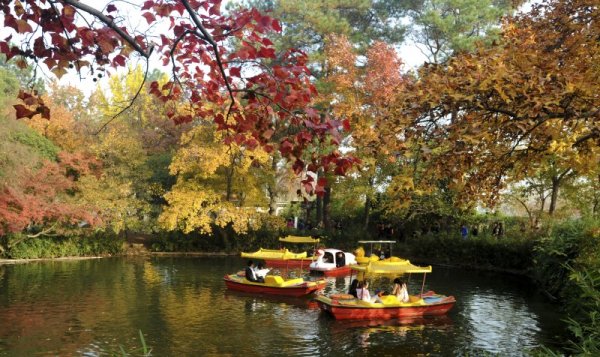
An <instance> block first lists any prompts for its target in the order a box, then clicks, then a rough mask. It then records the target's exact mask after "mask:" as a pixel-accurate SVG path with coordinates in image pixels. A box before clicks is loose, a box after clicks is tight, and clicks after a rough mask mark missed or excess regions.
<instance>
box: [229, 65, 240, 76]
mask: <svg viewBox="0 0 600 357" xmlns="http://www.w3.org/2000/svg"><path fill="white" fill-rule="evenodd" d="M241 72H242V69H241V68H240V67H231V68H229V75H230V76H235V77H241V75H242V73H241Z"/></svg>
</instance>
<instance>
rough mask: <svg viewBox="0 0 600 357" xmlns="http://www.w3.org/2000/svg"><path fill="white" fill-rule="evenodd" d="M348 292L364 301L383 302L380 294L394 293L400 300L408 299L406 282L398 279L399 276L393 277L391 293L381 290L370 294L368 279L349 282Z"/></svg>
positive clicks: (406, 300)
mask: <svg viewBox="0 0 600 357" xmlns="http://www.w3.org/2000/svg"><path fill="white" fill-rule="evenodd" d="M348 294H350V295H353V296H354V297H355V298H357V299H359V300H363V301H366V302H383V301H382V300H381V296H384V295H394V296H396V298H397V299H398V301H400V302H408V301H409V296H408V288H407V286H406V283H404V282H403V281H402V280H400V278H396V279H394V286H393V288H392V292H391V293H387V292H385V291H382V292H379V293H376V294H373V295H371V293H370V292H369V282H368V281H366V280H363V281H358V279H354V280H352V283H351V284H350V290H349V291H348Z"/></svg>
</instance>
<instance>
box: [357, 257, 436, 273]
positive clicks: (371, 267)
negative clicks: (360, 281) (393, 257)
mask: <svg viewBox="0 0 600 357" xmlns="http://www.w3.org/2000/svg"><path fill="white" fill-rule="evenodd" d="M351 268H352V269H353V270H357V271H361V272H364V273H365V274H406V273H431V265H430V266H427V267H420V266H416V265H412V264H411V263H410V261H408V260H405V261H400V262H370V263H369V264H367V265H353V266H352V267H351Z"/></svg>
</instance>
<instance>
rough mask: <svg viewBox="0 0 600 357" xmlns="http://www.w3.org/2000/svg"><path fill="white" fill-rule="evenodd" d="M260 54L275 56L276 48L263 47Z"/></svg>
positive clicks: (267, 56)
mask: <svg viewBox="0 0 600 357" xmlns="http://www.w3.org/2000/svg"><path fill="white" fill-rule="evenodd" d="M258 56H260V57H263V58H275V49H273V48H268V47H261V48H260V50H259V51H258Z"/></svg>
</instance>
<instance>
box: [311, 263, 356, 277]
mask: <svg viewBox="0 0 600 357" xmlns="http://www.w3.org/2000/svg"><path fill="white" fill-rule="evenodd" d="M351 270H352V269H350V265H345V266H343V267H337V268H332V269H318V268H310V272H311V273H316V274H321V275H324V276H346V275H348V274H350V272H351Z"/></svg>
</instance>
